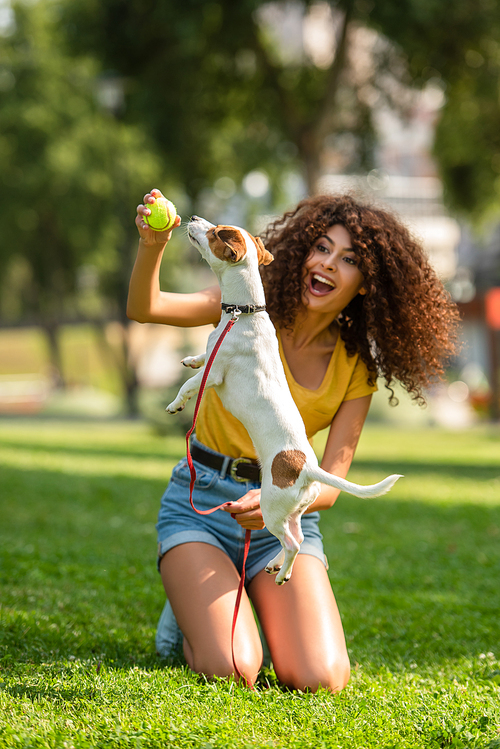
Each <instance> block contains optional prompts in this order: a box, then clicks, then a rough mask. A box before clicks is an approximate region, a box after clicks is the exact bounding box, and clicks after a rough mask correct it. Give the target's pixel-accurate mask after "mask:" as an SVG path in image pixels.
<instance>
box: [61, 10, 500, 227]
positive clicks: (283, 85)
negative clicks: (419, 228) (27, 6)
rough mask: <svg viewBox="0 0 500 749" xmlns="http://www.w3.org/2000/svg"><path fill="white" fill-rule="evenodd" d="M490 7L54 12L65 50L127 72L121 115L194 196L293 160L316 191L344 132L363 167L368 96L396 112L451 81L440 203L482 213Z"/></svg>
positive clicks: (487, 193)
mask: <svg viewBox="0 0 500 749" xmlns="http://www.w3.org/2000/svg"><path fill="white" fill-rule="evenodd" d="M293 13H295V14H297V13H299V14H302V17H303V20H304V23H306V24H307V23H310V21H311V19H312V18H313V17H315V18H316V21H317V23H319V25H320V27H321V28H322V31H323V33H324V34H326V35H327V36H328V37H329V39H330V53H331V54H326V55H324V54H323V55H321V54H319V48H318V49H315V48H314V43H313V44H312V46H311V44H310V45H309V46H307V45H304V44H303V41H302V40H296V39H295V40H294V39H293V34H292V33H291V32H290V29H289V28H288V26H287V18H288V16H289V15H290V14H293ZM499 15H500V5H499V4H498V3H497V0H460V2H456V0H440V2H436V1H435V0H377V2H373V1H372V0H337V2H326V0H323V1H321V0H304V2H299V0H296V1H295V2H293V1H291V0H275V1H274V2H263V1H262V0H239V1H238V2H234V0H212V1H211V2H206V1H205V0H164V2H162V3H155V4H144V3H142V2H140V0H71V2H68V3H67V4H66V9H65V12H64V14H63V19H64V21H63V22H64V24H65V26H66V32H67V36H68V39H69V40H70V43H71V46H72V48H74V49H78V50H79V51H80V52H81V51H82V50H87V51H88V50H93V51H95V52H96V54H97V55H98V56H99V57H100V58H101V59H102V60H103V62H104V65H105V67H109V68H110V69H111V70H113V71H115V73H116V74H117V75H118V76H121V77H123V79H124V81H125V84H126V108H125V110H124V112H123V116H125V117H126V119H128V120H130V121H135V122H140V123H141V124H143V125H144V126H145V127H147V129H148V131H149V132H150V133H151V135H152V137H154V139H155V140H156V142H157V144H158V149H159V151H161V152H162V153H163V154H165V156H166V158H167V159H168V163H169V167H170V168H171V170H172V173H173V174H174V175H175V176H176V178H177V179H178V180H179V181H181V182H182V183H184V184H185V185H186V187H187V189H188V192H189V193H190V195H191V196H192V197H193V198H195V197H196V195H197V194H198V193H199V192H200V190H201V189H202V188H203V187H204V186H206V185H207V184H212V183H213V181H214V180H215V179H216V178H217V177H220V176H221V174H228V175H230V176H232V177H233V178H234V179H236V180H238V179H240V178H241V177H242V176H243V175H244V174H245V173H246V172H248V171H249V170H250V169H255V168H258V167H265V168H267V170H268V171H269V172H270V173H271V175H272V174H273V172H274V173H276V172H277V171H280V170H283V169H284V168H286V165H287V164H289V163H291V162H293V163H295V164H299V165H300V166H301V167H302V168H303V171H304V174H305V177H306V180H307V184H308V188H309V190H311V191H312V190H314V188H315V186H316V183H317V180H318V177H319V175H320V172H321V164H322V163H323V161H324V155H325V151H326V150H328V148H330V149H331V146H332V143H333V145H334V146H335V147H336V148H337V151H342V150H344V151H346V150H348V149H345V147H344V146H345V143H346V142H347V141H346V140H345V138H344V140H343V137H344V136H349V138H350V140H349V142H350V144H351V147H350V152H351V155H352V158H351V159H350V160H349V159H345V158H344V162H345V163H344V164H343V165H342V168H343V169H344V170H347V171H349V170H351V171H360V170H364V169H366V167H367V166H369V165H370V159H371V156H372V146H373V143H374V132H373V124H372V113H373V106H374V101H380V100H381V99H380V97H382V98H383V99H385V100H386V101H390V102H391V104H392V105H393V106H396V107H399V108H400V109H403V110H404V108H405V107H407V106H408V103H409V102H408V96H407V93H408V88H409V87H410V86H416V87H421V86H423V85H425V84H426V83H427V82H429V81H433V82H434V83H436V84H438V85H441V86H442V87H443V88H445V89H446V93H447V103H446V104H445V107H444V110H443V117H442V120H441V124H440V126H439V132H438V140H437V147H436V156H437V160H438V162H439V163H440V165H441V167H442V170H443V173H444V176H445V178H446V182H447V184H448V187H449V198H450V201H451V202H452V203H453V204H454V205H455V206H459V207H464V208H467V210H468V211H469V212H474V211H476V212H480V211H482V210H483V209H484V208H485V206H486V204H487V203H488V201H490V203H491V196H492V195H494V197H495V201H496V204H497V205H498V187H499V186H498V179H497V178H498V172H499V169H500V165H499V162H500V156H499V143H498V137H499V136H498V127H497V126H496V123H497V121H498V108H499V104H498V95H497V88H496V87H497V78H498V48H499V47H498V44H499V41H500V23H499ZM366 29H372V30H375V31H376V32H377V33H378V36H377V37H376V38H375V37H373V36H372V37H371V39H370V37H368V39H367V38H366V35H365V37H364V40H363V34H362V33H361V34H360V32H362V31H363V30H366ZM289 32H290V33H289ZM287 34H288V36H287ZM360 40H361V45H360ZM327 46H328V45H327ZM464 96H465V97H466V100H465V101H464ZM471 136H472V137H471ZM344 155H345V154H344ZM492 157H493V158H492ZM493 188H494V190H493Z"/></svg>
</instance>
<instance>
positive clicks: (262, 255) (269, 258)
mask: <svg viewBox="0 0 500 749" xmlns="http://www.w3.org/2000/svg"><path fill="white" fill-rule="evenodd" d="M254 239H255V244H256V245H257V257H258V258H259V265H269V263H272V262H273V260H274V256H273V255H271V253H270V252H268V251H267V250H266V248H265V247H264V244H263V242H262V239H261V238H260V237H254Z"/></svg>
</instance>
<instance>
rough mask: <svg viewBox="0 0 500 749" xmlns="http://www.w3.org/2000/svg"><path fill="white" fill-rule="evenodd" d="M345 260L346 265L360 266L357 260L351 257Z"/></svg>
mask: <svg viewBox="0 0 500 749" xmlns="http://www.w3.org/2000/svg"><path fill="white" fill-rule="evenodd" d="M344 260H345V261H346V263H348V264H349V265H357V264H358V263H357V261H356V260H355V259H354V258H353V257H349V256H346V257H345V258H344Z"/></svg>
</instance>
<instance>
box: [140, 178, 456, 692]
mask: <svg viewBox="0 0 500 749" xmlns="http://www.w3.org/2000/svg"><path fill="white" fill-rule="evenodd" d="M159 194H160V193H159V192H157V191H154V190H153V191H152V192H151V193H148V194H147V195H146V196H145V197H144V204H141V205H139V206H138V208H137V218H136V225H137V227H138V230H139V235H140V241H139V250H138V255H137V260H136V263H135V266H134V269H133V272H132V277H131V282H130V292H129V300H128V307H127V314H128V316H129V317H130V318H132V319H135V320H138V321H139V322H157V323H163V324H167V325H177V326H187V327H189V326H196V325H206V324H209V323H211V324H213V325H216V324H217V323H218V322H219V319H220V314H221V312H220V292H219V288H218V287H210V288H208V289H205V290H203V291H200V292H196V293H192V294H174V293H165V292H162V291H161V290H160V288H159V269H160V263H161V258H162V254H163V250H164V248H165V244H166V242H167V241H168V240H169V238H170V236H171V232H163V233H162V232H154V231H152V230H151V229H150V228H149V227H148V225H147V224H146V222H145V221H144V217H145V216H147V215H148V213H149V208H148V206H149V205H150V204H152V203H153V202H154V200H155V196H159ZM179 224H180V219H177V221H176V226H178V225H179ZM264 244H265V245H266V248H267V249H268V250H269V251H270V252H271V253H273V255H274V257H275V260H274V262H272V263H271V264H270V265H269V266H267V267H264V268H263V269H262V275H263V282H264V288H265V291H266V301H267V308H268V312H269V314H270V316H271V319H272V321H273V323H274V325H275V327H276V332H277V335H278V340H279V345H280V355H281V358H282V362H283V366H284V368H285V373H286V376H287V380H288V383H289V386H290V389H291V392H292V396H293V397H294V400H295V402H296V403H297V406H298V408H299V411H300V412H301V415H302V417H303V419H304V423H305V426H306V431H307V433H308V436H309V438H312V436H313V435H314V434H315V433H316V432H317V431H319V430H320V429H325V428H327V427H328V428H329V434H328V439H327V442H326V447H325V451H324V454H323V458H322V460H321V466H322V468H324V469H325V470H327V471H330V472H331V473H335V474H336V475H339V476H342V477H345V476H346V475H347V472H348V470H349V467H350V464H351V461H352V458H353V456H354V451H355V449H356V445H357V443H358V440H359V436H360V434H361V430H362V427H363V424H364V422H365V419H366V416H367V413H368V409H369V407H370V401H371V397H372V393H373V392H374V391H375V390H376V384H375V382H376V378H377V376H382V377H384V378H385V382H386V386H387V387H388V388H389V390H390V391H391V400H393V401H395V399H394V392H393V391H392V389H391V384H392V383H393V382H394V381H395V380H397V381H399V382H400V383H402V385H403V386H404V387H405V388H406V389H407V391H408V392H409V393H410V394H411V395H412V396H413V397H414V398H415V399H416V400H417V401H419V402H420V403H423V402H424V398H423V388H424V387H425V386H427V385H429V384H430V383H431V382H433V381H434V380H435V379H436V378H439V377H440V376H442V374H443V365H444V363H445V361H446V360H447V359H448V358H449V357H450V356H451V355H452V354H453V352H454V349H455V332H456V324H457V312H456V309H455V307H454V305H453V304H452V302H451V301H450V300H449V298H448V295H447V294H446V292H445V290H444V288H443V286H442V284H441V283H440V281H439V280H438V279H437V277H436V275H435V273H434V272H433V270H432V269H431V267H430V266H429V263H428V261H427V259H426V256H425V254H424V251H423V249H422V248H421V246H420V245H419V244H418V243H417V242H415V240H414V239H412V237H411V236H410V234H409V233H408V231H407V230H406V228H405V227H404V226H403V225H402V224H401V223H400V222H399V221H398V220H397V219H396V218H395V217H393V216H391V215H390V214H389V213H387V212H386V211H383V210H380V209H376V208H373V207H370V206H366V205H362V204H361V203H360V202H358V201H356V200H355V199H354V198H352V197H350V196H333V195H324V196H317V197H314V198H310V199H306V200H303V201H301V202H300V203H299V205H298V206H297V207H296V208H295V209H294V210H292V211H289V212H288V213H286V214H285V215H284V216H283V217H282V218H280V219H278V220H276V221H275V222H274V223H273V224H272V225H271V226H270V227H269V229H268V231H267V233H266V236H265V237H264ZM250 405H251V404H250ZM193 449H194V451H195V455H194V457H196V459H197V461H198V462H197V463H196V468H197V472H198V481H197V486H196V488H195V494H194V501H195V505H196V506H197V507H199V508H200V509H207V508H209V507H212V506H215V505H218V504H221V503H222V502H225V501H228V502H229V501H232V502H233V504H232V505H231V506H230V507H228V508H227V509H226V512H222V511H217V512H216V513H215V514H214V515H210V516H206V517H202V518H200V517H199V516H197V515H195V513H194V512H193V511H192V510H191V508H190V506H189V503H188V494H187V491H186V489H187V485H188V484H189V472H188V469H187V466H186V461H185V460H183V461H181V462H180V463H179V465H178V466H176V468H175V469H174V472H173V475H172V480H171V482H170V484H169V487H168V488H167V490H166V492H165V495H164V497H163V499H162V505H161V509H160V514H159V518H158V525H157V529H158V540H159V569H160V572H161V575H162V580H163V584H164V587H165V591H166V594H167V597H168V605H167V606H166V608H165V610H164V614H163V615H162V618H161V619H160V623H159V631H158V637H157V643H160V649H161V650H162V653H163V654H168V648H169V647H170V646H171V645H173V644H175V632H176V631H178V630H177V628H176V620H177V622H178V625H179V627H180V630H181V631H182V646H183V651H184V655H185V657H186V660H187V663H188V664H189V666H190V667H191V669H193V670H194V671H196V672H199V673H203V674H206V675H207V676H214V675H215V676H229V675H232V674H233V663H232V658H231V623H232V616H233V610H234V603H235V598H236V591H237V588H238V582H239V578H240V573H241V558H242V550H243V539H244V535H245V530H246V529H252V531H253V533H252V544H251V547H250V549H251V550H250V556H249V560H248V563H247V586H246V593H244V595H243V598H242V602H241V609H240V613H239V617H238V623H237V627H236V632H235V639H234V644H235V645H234V646H235V655H236V661H237V664H238V668H239V670H240V672H241V673H242V674H243V675H244V676H245V678H246V680H247V681H248V682H249V683H253V682H254V681H255V680H256V678H257V674H258V672H259V669H260V667H261V665H262V657H263V653H262V645H261V641H260V637H259V633H258V629H257V626H256V623H255V618H254V614H253V611H252V606H251V603H252V604H253V606H254V608H255V611H256V613H257V616H258V618H259V622H260V624H261V627H262V630H263V632H264V635H265V638H266V640H267V643H268V646H269V650H270V654H271V658H272V662H273V665H274V668H275V671H276V674H277V676H278V678H279V679H280V680H281V682H283V683H284V684H286V685H287V686H289V687H291V688H297V689H302V690H303V689H306V688H308V689H311V690H317V689H318V688H319V687H320V686H322V687H325V688H327V689H329V690H331V691H339V690H340V689H342V688H343V687H344V686H345V685H346V683H347V681H348V679H349V658H348V654H347V649H346V644H345V638H344V632H343V629H342V624H341V621H340V616H339V612H338V609H337V604H336V601H335V597H334V595H333V591H332V589H331V586H330V582H329V579H328V574H327V565H326V557H325V556H324V552H323V548H322V543H321V534H320V533H319V530H318V518H319V511H322V510H327V509H329V508H330V507H331V506H332V505H333V504H334V502H335V500H336V499H337V496H338V494H339V492H338V490H335V489H333V488H330V487H326V486H323V487H322V491H321V493H320V495H319V497H318V499H317V500H316V501H315V502H314V504H313V505H311V507H309V509H308V510H307V514H306V515H304V517H303V520H302V527H303V531H304V536H305V540H304V542H303V544H302V546H301V550H300V553H299V555H298V557H297V559H296V562H295V566H294V571H293V575H292V578H291V580H290V582H288V583H287V584H286V585H284V586H282V587H278V586H276V585H275V583H274V578H272V577H270V576H269V575H267V574H266V573H265V571H264V567H265V565H266V563H267V562H268V561H269V560H270V559H271V558H272V557H273V556H275V554H276V553H277V552H278V551H279V548H280V547H279V543H278V541H277V540H276V539H275V538H274V537H273V536H271V534H270V533H269V532H268V531H267V530H266V529H265V527H264V523H263V520H262V513H261V511H260V485H259V482H258V468H257V467H256V466H255V464H254V465H253V464H252V463H251V462H249V461H247V462H245V463H244V468H241V463H240V464H239V465H238V463H236V464H235V465H236V470H235V472H234V473H233V475H231V472H229V474H228V472H227V467H228V464H229V461H230V460H231V459H239V458H242V457H244V458H247V459H250V461H252V460H253V461H255V459H256V455H255V451H254V449H253V445H252V443H251V440H250V439H249V437H248V434H247V433H246V431H245V430H244V428H243V427H242V425H241V424H240V423H239V422H238V421H237V420H236V419H235V418H234V417H233V416H232V415H231V414H230V413H228V412H227V411H225V410H224V408H223V406H222V403H221V402H220V400H219V398H218V396H217V394H216V393H215V391H214V390H213V389H210V390H208V391H207V392H206V394H205V396H204V398H203V401H202V406H201V409H200V415H199V418H198V424H197V434H196V440H194V443H193ZM238 471H241V472H242V473H243V474H244V475H243V476H242V475H238ZM242 478H244V479H246V480H245V482H244V483H242V481H241V479H242ZM174 614H175V618H174ZM172 634H174V637H173V638H172ZM162 641H163V645H162Z"/></svg>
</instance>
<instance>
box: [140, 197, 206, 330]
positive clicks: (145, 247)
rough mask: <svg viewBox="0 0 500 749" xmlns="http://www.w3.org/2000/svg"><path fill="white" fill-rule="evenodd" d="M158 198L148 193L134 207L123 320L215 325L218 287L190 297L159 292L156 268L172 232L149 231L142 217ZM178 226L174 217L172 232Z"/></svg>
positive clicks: (180, 324) (182, 325)
mask: <svg viewBox="0 0 500 749" xmlns="http://www.w3.org/2000/svg"><path fill="white" fill-rule="evenodd" d="M159 195H161V193H160V191H159V190H152V191H151V192H150V193H147V195H145V196H144V204H142V203H141V204H140V205H138V206H137V217H136V219H135V223H136V226H137V229H138V231H139V237H140V239H139V249H138V251H137V258H136V261H135V264H134V268H133V270H132V275H131V278H130V285H129V293H128V300H127V316H128V317H129V318H130V319H131V320H137V322H155V323H163V324H164V325H178V326H180V327H194V326H197V325H208V324H210V323H212V324H217V323H218V321H219V319H220V314H221V312H220V289H219V287H218V286H211V287H210V288H208V289H203V291H196V292H193V293H191V294H176V293H170V292H165V291H161V289H160V265H161V260H162V257H163V252H164V250H165V246H166V244H167V242H168V241H169V239H170V237H171V236H172V229H170V230H169V231H163V232H159V231H153V229H151V228H150V227H149V226H148V225H147V224H146V222H145V221H144V216H147V215H149V213H150V211H149V208H148V205H150V204H152V203H154V201H155V199H156V197H158V196H159ZM180 223H181V219H180V217H179V216H177V218H176V220H175V224H174V227H173V228H176V227H177V226H179V225H180Z"/></svg>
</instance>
